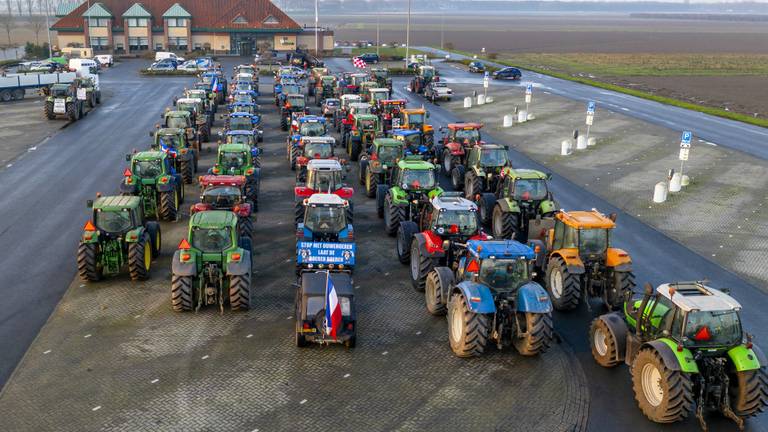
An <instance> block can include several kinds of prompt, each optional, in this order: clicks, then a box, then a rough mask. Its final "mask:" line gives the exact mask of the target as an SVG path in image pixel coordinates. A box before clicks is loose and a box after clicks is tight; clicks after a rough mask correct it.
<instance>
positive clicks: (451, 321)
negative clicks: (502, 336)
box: [448, 293, 489, 357]
mask: <svg viewBox="0 0 768 432" xmlns="http://www.w3.org/2000/svg"><path fill="white" fill-rule="evenodd" d="M488 327H489V323H488V317H487V316H486V315H483V314H477V313H474V312H472V311H470V310H469V307H468V306H467V299H466V298H464V294H461V293H457V294H454V295H453V296H452V297H451V304H450V305H449V307H448V342H449V343H450V344H451V350H452V351H453V353H454V354H455V355H456V357H476V356H479V355H480V354H482V353H483V351H485V344H486V343H487V342H488Z"/></svg>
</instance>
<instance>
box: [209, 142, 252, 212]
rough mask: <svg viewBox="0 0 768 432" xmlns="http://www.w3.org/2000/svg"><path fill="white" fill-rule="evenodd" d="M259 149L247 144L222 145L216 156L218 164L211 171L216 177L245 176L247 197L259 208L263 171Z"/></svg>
mask: <svg viewBox="0 0 768 432" xmlns="http://www.w3.org/2000/svg"><path fill="white" fill-rule="evenodd" d="M259 153H260V152H259V148H258V147H251V146H249V145H247V144H221V145H219V149H218V152H217V155H216V163H214V165H213V167H212V168H211V169H210V170H209V172H208V173H209V174H214V175H241V176H245V180H246V182H245V196H246V198H247V199H248V200H250V201H251V202H252V203H253V205H254V206H258V200H259V184H260V181H261V177H260V176H261V170H260V169H259V167H258V166H257V161H258V160H259Z"/></svg>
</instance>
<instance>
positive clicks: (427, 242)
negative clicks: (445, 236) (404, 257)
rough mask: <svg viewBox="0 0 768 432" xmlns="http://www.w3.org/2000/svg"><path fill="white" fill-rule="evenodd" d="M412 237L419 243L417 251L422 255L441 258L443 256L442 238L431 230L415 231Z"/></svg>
mask: <svg viewBox="0 0 768 432" xmlns="http://www.w3.org/2000/svg"><path fill="white" fill-rule="evenodd" d="M413 238H414V240H416V242H417V243H418V244H419V251H420V252H421V255H422V256H426V257H430V258H442V257H444V256H445V251H444V250H443V240H442V239H441V238H440V236H438V235H437V234H435V233H433V232H432V231H426V232H420V233H416V234H415V235H414V236H413Z"/></svg>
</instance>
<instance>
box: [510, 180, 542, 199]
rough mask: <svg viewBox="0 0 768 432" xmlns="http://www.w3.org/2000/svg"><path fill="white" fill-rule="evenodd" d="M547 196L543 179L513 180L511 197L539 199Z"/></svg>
mask: <svg viewBox="0 0 768 432" xmlns="http://www.w3.org/2000/svg"><path fill="white" fill-rule="evenodd" d="M546 197H547V182H545V181H544V180H543V179H518V180H515V189H514V193H513V198H514V199H516V200H523V201H532V200H533V201H539V200H543V199H545V198H546Z"/></svg>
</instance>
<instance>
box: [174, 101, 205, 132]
mask: <svg viewBox="0 0 768 432" xmlns="http://www.w3.org/2000/svg"><path fill="white" fill-rule="evenodd" d="M176 109H177V110H179V111H187V112H189V113H190V114H192V123H194V125H195V128H196V130H197V135H198V136H199V137H200V141H201V142H208V141H210V140H211V127H212V126H213V114H212V113H211V114H210V115H209V113H208V111H206V108H205V104H204V103H203V99H199V98H181V99H178V100H176Z"/></svg>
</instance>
